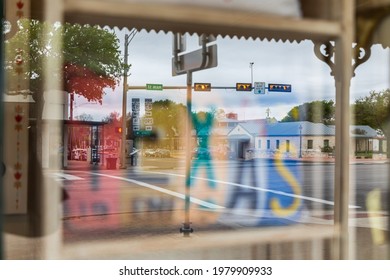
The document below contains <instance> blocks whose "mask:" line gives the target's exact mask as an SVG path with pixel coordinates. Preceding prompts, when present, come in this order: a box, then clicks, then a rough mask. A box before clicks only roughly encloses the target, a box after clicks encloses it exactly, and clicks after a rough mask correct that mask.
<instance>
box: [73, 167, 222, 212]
mask: <svg viewBox="0 0 390 280" xmlns="http://www.w3.org/2000/svg"><path fill="white" fill-rule="evenodd" d="M80 172H85V173H89V174H94V175H98V176H102V177H108V178H112V179H117V180H121V181H126V182H129V183H133V184H136V185H139V186H142V187H145V188H148V189H152V190H155V191H158V192H162V193H165V194H169V195H171V196H174V197H178V198H181V199H183V200H184V199H185V195H184V194H181V193H178V192H174V191H170V190H167V189H164V188H161V187H158V186H155V185H151V184H148V183H145V182H141V181H137V180H133V179H128V178H124V177H119V176H113V175H107V174H100V173H96V172H88V171H80ZM190 201H191V202H192V203H195V204H198V205H201V206H203V207H207V208H211V209H224V208H225V207H224V206H220V205H217V204H213V203H209V202H206V201H203V200H200V199H197V198H193V197H190Z"/></svg>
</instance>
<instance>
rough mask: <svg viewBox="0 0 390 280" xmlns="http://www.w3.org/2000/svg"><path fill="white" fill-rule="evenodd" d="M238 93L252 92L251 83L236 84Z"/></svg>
mask: <svg viewBox="0 0 390 280" xmlns="http://www.w3.org/2000/svg"><path fill="white" fill-rule="evenodd" d="M236 91H252V84H251V83H236Z"/></svg>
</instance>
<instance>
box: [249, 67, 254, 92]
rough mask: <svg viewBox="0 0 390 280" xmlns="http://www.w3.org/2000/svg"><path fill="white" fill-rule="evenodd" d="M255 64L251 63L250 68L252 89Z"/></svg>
mask: <svg viewBox="0 0 390 280" xmlns="http://www.w3.org/2000/svg"><path fill="white" fill-rule="evenodd" d="M253 64H255V63H254V62H249V67H250V68H251V87H252V89H253Z"/></svg>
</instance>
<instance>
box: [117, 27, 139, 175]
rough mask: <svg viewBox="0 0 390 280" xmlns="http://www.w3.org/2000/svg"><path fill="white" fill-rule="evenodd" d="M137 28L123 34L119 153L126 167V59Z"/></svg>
mask: <svg viewBox="0 0 390 280" xmlns="http://www.w3.org/2000/svg"><path fill="white" fill-rule="evenodd" d="M135 34H137V30H136V29H135V28H133V29H132V30H131V31H130V33H129V34H126V35H125V57H124V59H125V61H124V71H123V100H122V143H121V154H120V167H121V168H126V134H127V133H126V117H127V113H126V111H127V76H128V71H129V67H128V64H127V59H128V56H129V53H128V48H129V44H130V42H131V40H133V38H134V36H135Z"/></svg>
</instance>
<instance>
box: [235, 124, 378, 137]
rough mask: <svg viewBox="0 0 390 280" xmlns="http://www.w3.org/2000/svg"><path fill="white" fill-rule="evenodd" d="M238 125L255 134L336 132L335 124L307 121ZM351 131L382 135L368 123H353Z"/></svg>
mask: <svg viewBox="0 0 390 280" xmlns="http://www.w3.org/2000/svg"><path fill="white" fill-rule="evenodd" d="M238 125H239V126H241V127H242V128H244V129H245V130H246V131H247V132H248V133H249V134H252V135H254V136H300V135H302V136H334V135H335V134H336V131H335V126H334V125H325V124H323V123H312V122H307V121H302V122H279V123H263V124H261V122H245V123H240V124H238ZM300 128H301V129H300ZM350 132H351V134H350V135H351V137H354V138H379V137H380V135H379V134H378V132H377V131H376V130H375V129H373V128H371V127H370V126H368V125H351V126H350ZM232 136H233V135H231V136H229V137H232Z"/></svg>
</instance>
